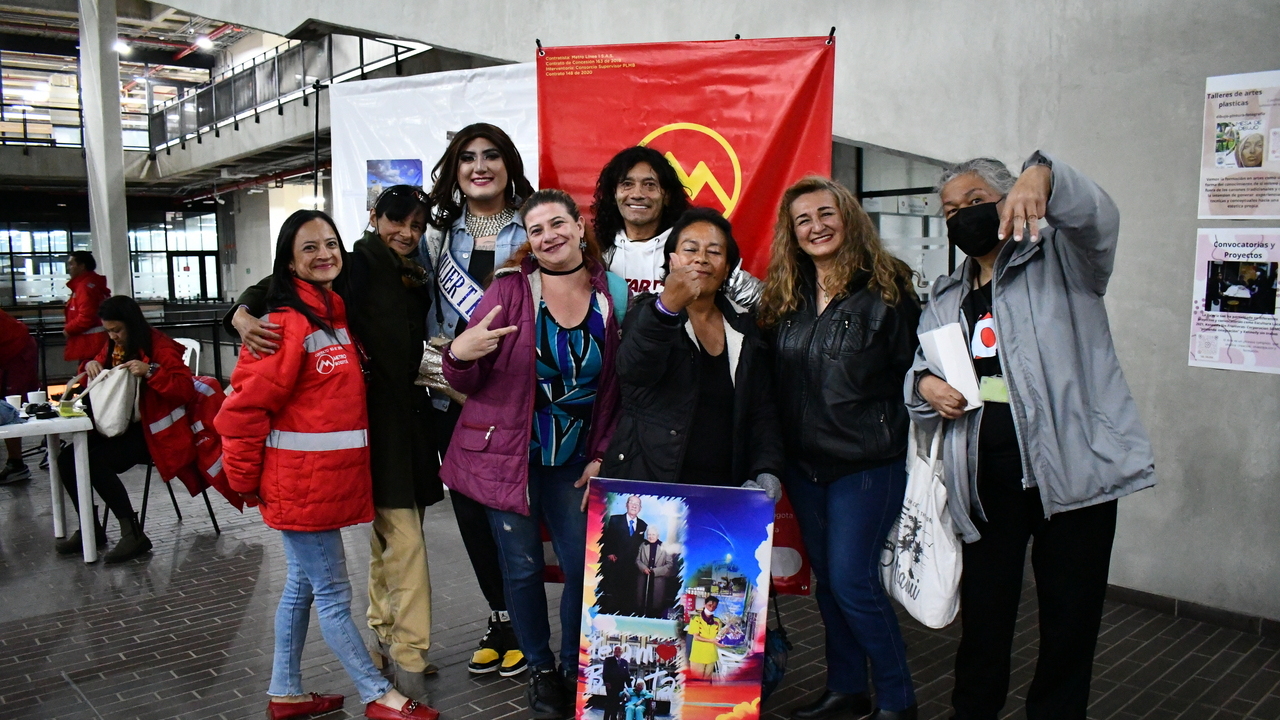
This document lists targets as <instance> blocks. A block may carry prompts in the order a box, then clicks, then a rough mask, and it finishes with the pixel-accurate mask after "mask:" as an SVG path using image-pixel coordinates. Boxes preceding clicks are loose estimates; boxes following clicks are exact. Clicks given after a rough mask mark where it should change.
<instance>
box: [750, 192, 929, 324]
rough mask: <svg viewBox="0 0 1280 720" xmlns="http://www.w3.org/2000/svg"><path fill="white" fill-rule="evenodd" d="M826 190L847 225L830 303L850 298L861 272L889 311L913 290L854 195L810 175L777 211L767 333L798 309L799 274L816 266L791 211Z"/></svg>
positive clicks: (764, 306) (762, 310)
mask: <svg viewBox="0 0 1280 720" xmlns="http://www.w3.org/2000/svg"><path fill="white" fill-rule="evenodd" d="M823 190H826V191H827V192H830V193H831V194H832V195H833V196H834V197H835V199H836V209H837V210H838V211H839V212H840V219H841V220H842V221H843V223H844V241H843V242H842V243H841V244H840V248H839V249H838V250H836V257H835V268H834V271H833V272H832V275H831V277H830V279H829V281H830V283H831V285H832V287H835V288H839V289H838V290H836V291H835V293H834V294H833V295H832V298H831V299H832V301H834V300H836V299H839V298H842V297H844V296H845V295H847V294H848V293H849V290H850V288H849V282H850V281H851V280H852V279H853V276H854V275H855V274H856V273H858V272H860V271H867V272H870V273H871V278H870V279H869V280H868V281H867V287H868V288H869V289H870V290H872V291H875V292H879V293H880V298H881V299H882V300H884V303H885V304H886V305H889V306H890V307H892V306H895V305H897V304H898V302H899V301H900V300H901V299H902V294H903V292H904V288H907V287H910V286H911V278H912V275H913V273H912V270H911V267H910V266H909V265H907V264H906V263H904V262H903V261H901V260H899V259H898V258H896V257H894V256H893V255H892V254H891V253H890V252H889V251H888V250H886V249H885V248H884V245H883V244H882V243H881V242H880V234H879V233H878V232H876V228H875V225H874V224H872V222H871V218H869V217H867V213H866V212H865V211H863V209H862V206H861V205H859V204H858V201H857V199H856V198H854V197H853V193H851V192H849V190H848V189H847V188H845V186H843V185H841V184H840V183H838V182H836V181H834V180H830V179H828V178H824V177H819V176H817V175H810V176H808V177H806V178H803V179H801V180H800V181H799V182H797V183H796V184H794V185H792V186H791V187H789V188H787V190H786V192H784V193H783V194H782V203H781V204H780V205H779V206H778V220H777V222H776V223H775V224H774V227H773V246H772V248H771V249H770V255H769V270H768V275H767V277H766V279H765V284H764V293H763V294H762V295H761V298H760V307H759V308H758V309H757V313H758V315H759V318H760V324H761V325H763V326H764V327H771V326H773V325H777V324H778V323H779V322H781V321H782V319H783V318H784V317H786V316H787V315H790V314H791V313H793V312H795V311H796V310H797V309H799V307H800V287H801V277H800V273H801V268H802V267H803V266H804V265H805V264H806V263H807V264H808V266H809V267H812V266H813V260H811V259H810V258H809V256H808V254H806V253H805V251H804V250H802V249H801V248H800V240H799V239H798V238H797V237H796V231H795V227H794V225H793V224H792V222H791V205H792V203H794V202H795V201H796V199H797V198H799V197H801V196H803V195H808V194H810V193H815V192H822V191H823Z"/></svg>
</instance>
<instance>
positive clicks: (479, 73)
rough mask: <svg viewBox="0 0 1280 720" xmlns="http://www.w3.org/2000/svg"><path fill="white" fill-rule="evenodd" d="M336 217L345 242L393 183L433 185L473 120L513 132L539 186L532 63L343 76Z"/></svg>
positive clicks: (334, 105) (336, 138)
mask: <svg viewBox="0 0 1280 720" xmlns="http://www.w3.org/2000/svg"><path fill="white" fill-rule="evenodd" d="M329 92H330V97H329V100H330V108H331V110H330V112H331V115H330V125H331V127H332V146H333V169H332V171H331V172H332V173H333V194H334V200H333V203H334V204H333V207H332V208H331V209H330V212H331V214H332V215H333V219H334V221H335V222H337V223H338V231H339V233H340V234H341V235H342V236H343V237H344V238H346V242H347V246H348V247H350V246H351V244H352V243H354V242H355V240H356V239H357V238H358V237H359V236H360V232H362V231H363V230H364V228H365V227H366V226H367V225H368V223H369V207H370V206H371V205H372V202H373V199H374V198H376V197H377V195H378V193H379V192H381V191H382V189H383V188H386V187H388V186H390V185H396V184H407V185H422V186H423V187H424V189H426V190H427V191H428V192H430V190H431V170H432V168H434V167H435V164H436V162H438V161H439V160H440V156H441V155H443V154H444V151H445V148H446V147H448V145H449V133H453V132H457V131H458V130H461V129H462V128H463V127H465V126H467V125H470V124H471V123H475V122H487V123H492V124H494V125H497V126H498V127H500V128H502V129H503V130H505V131H506V132H507V134H508V135H510V136H511V139H512V140H513V141H514V142H515V144H516V148H517V149H519V151H520V156H521V158H523V160H524V169H525V176H526V177H528V178H529V182H530V183H532V184H533V186H534V187H535V188H536V187H538V98H537V83H536V81H535V79H534V64H533V63H523V64H519V65H499V66H496V67H487V68H479V69H476V70H453V71H450V72H440V73H428V74H425V75H412V76H409V77H395V78H384V79H379V80H365V81H362V82H345V83H338V84H337V85H334V86H333V87H331V88H330V89H329Z"/></svg>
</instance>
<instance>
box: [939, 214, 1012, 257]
mask: <svg viewBox="0 0 1280 720" xmlns="http://www.w3.org/2000/svg"><path fill="white" fill-rule="evenodd" d="M999 233H1000V211H998V210H996V204H995V203H993V202H988V203H982V204H980V205H969V206H968V207H962V208H960V209H959V210H957V211H955V213H954V214H953V215H952V216H951V217H949V218H947V239H948V240H950V241H951V243H952V244H953V245H955V246H956V247H957V248H960V252H962V253H964V254H965V255H968V256H969V257H982V256H983V255H986V254H987V253H989V252H991V251H992V250H994V249H995V248H996V245H999V244H1000V238H999V237H998V235H999Z"/></svg>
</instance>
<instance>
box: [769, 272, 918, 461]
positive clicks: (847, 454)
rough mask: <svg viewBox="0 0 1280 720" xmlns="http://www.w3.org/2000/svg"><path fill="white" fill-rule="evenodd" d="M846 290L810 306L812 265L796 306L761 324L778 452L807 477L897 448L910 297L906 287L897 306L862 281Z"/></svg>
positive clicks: (911, 337) (912, 325) (885, 457)
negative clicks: (778, 424) (779, 437)
mask: <svg viewBox="0 0 1280 720" xmlns="http://www.w3.org/2000/svg"><path fill="white" fill-rule="evenodd" d="M869 277H870V276H869V275H868V274H866V273H860V274H858V275H855V276H854V277H853V279H852V280H851V281H850V283H849V287H850V292H849V294H848V295H845V296H844V297H842V298H839V299H837V300H834V301H832V302H831V303H829V304H828V305H827V308H826V309H825V310H824V311H823V312H822V315H816V314H815V312H814V310H815V307H816V304H815V301H814V297H815V292H814V288H815V284H814V281H813V276H812V270H810V271H809V274H808V276H807V277H806V278H804V280H805V282H804V283H803V285H802V297H803V300H802V301H801V306H800V308H799V309H798V310H796V311H795V312H793V313H791V314H790V315H788V316H786V317H784V318H783V319H782V321H781V322H779V323H778V324H777V326H775V327H773V328H772V329H771V330H770V332H769V333H768V336H769V339H770V341H771V344H772V345H773V348H774V384H775V388H776V390H777V397H778V409H779V411H780V414H781V418H782V428H783V439H784V441H785V444H786V452H787V461H788V462H790V463H796V464H798V465H799V466H800V468H801V469H802V470H804V472H805V473H806V474H807V475H809V477H811V478H812V479H813V480H815V481H818V482H831V481H832V480H836V479H837V478H840V477H843V476H845V475H850V474H853V473H856V472H861V471H863V470H868V469H871V468H873V467H878V466H880V465H884V464H885V463H888V462H890V461H892V460H894V459H896V458H899V457H902V456H903V454H904V453H905V452H906V448H907V425H908V421H907V409H906V406H905V405H904V404H903V400H902V382H903V378H904V377H905V376H906V374H907V371H908V370H910V369H911V364H912V361H913V360H914V358H915V351H916V346H917V345H919V343H920V341H919V338H917V336H916V326H917V324H918V323H919V321H920V305H919V303H918V302H917V301H916V296H915V293H914V292H913V291H912V289H911V288H910V287H904V288H902V292H901V299H900V300H899V301H898V304H897V306H895V307H890V306H888V305H886V304H885V303H884V301H883V300H882V299H881V297H880V293H878V292H872V291H870V290H868V289H867V279H868V278H869Z"/></svg>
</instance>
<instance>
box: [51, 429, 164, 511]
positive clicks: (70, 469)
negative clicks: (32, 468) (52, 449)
mask: <svg viewBox="0 0 1280 720" xmlns="http://www.w3.org/2000/svg"><path fill="white" fill-rule="evenodd" d="M150 461H151V454H150V453H149V452H147V441H146V438H144V437H143V435H142V423H132V424H130V425H129V428H128V429H127V430H125V431H124V433H123V434H121V435H117V436H115V437H110V438H109V437H106V436H105V435H102V434H100V433H98V432H96V431H95V432H91V433H89V484H90V485H92V486H93V489H94V491H95V492H97V493H98V497H101V498H102V501H103V502H105V503H106V504H107V507H109V508H111V512H112V514H114V515H115V516H116V518H117V519H118V520H119V521H120V524H121V525H124V524H125V523H126V522H128V521H129V520H130V519H131V518H132V517H133V503H132V502H131V501H130V500H129V492H128V491H127V490H125V489H124V483H122V482H120V473H122V472H124V471H125V470H128V469H129V468H131V467H133V466H134V465H141V464H142V463H146V462H150ZM58 472H59V473H60V474H61V475H62V486H63V487H65V488H66V489H67V494H69V495H70V496H71V503H72V504H73V505H75V507H76V512H79V511H80V496H79V494H78V493H77V492H76V454H75V447H74V446H73V445H70V444H68V445H66V446H65V447H63V448H62V451H61V452H60V453H58Z"/></svg>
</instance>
